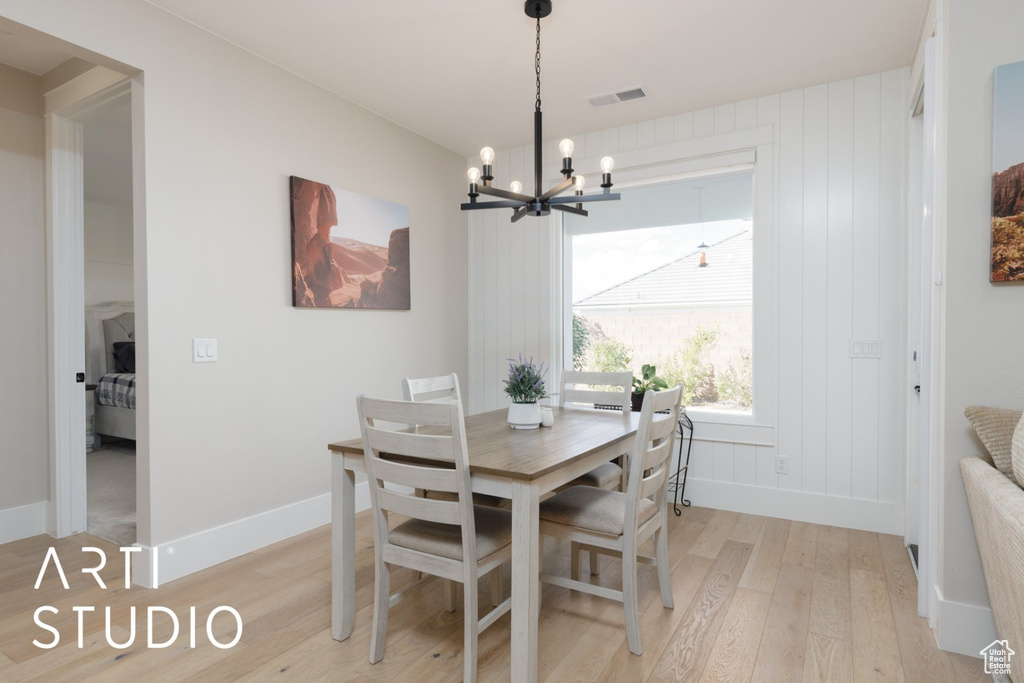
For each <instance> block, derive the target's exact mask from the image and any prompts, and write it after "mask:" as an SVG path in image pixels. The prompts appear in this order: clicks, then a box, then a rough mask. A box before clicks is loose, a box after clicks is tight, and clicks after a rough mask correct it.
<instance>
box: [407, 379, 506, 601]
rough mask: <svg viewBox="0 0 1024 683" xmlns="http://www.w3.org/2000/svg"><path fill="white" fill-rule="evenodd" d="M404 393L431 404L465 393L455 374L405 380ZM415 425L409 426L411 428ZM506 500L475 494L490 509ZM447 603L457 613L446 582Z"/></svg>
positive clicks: (494, 581)
mask: <svg viewBox="0 0 1024 683" xmlns="http://www.w3.org/2000/svg"><path fill="white" fill-rule="evenodd" d="M402 394H403V395H404V396H405V400H406V401H417V402H420V403H422V402H430V403H451V402H455V403H462V392H461V391H459V376H458V375H456V374H455V373H454V372H453V373H451V374H450V375H440V376H438V377H416V378H413V377H406V378H405V379H403V380H402ZM415 426H416V425H414V424H410V425H409V427H415ZM416 495H417V496H419V497H420V498H432V499H434V500H458V496H456V494H455V493H453V492H450V491H433V490H430V489H424V488H422V487H417V488H416ZM504 503H505V501H504V499H502V498H498V497H497V496H489V495H487V494H485V493H474V494H473V504H474V505H487V506H489V507H502V506H503V505H504ZM501 585H502V584H501V569H500V568H499V569H497V570H495V572H494V573H493V574H492V576H491V604H493V605H498V604H500V603H501V600H500V597H501ZM444 596H445V598H444V603H445V608H446V609H447V610H448V611H449V612H454V611H455V609H456V604H455V599H456V598H455V596H456V592H455V588H454V586H453V585H452V582H451V581H445V582H444Z"/></svg>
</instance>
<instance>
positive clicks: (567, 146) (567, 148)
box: [558, 138, 576, 159]
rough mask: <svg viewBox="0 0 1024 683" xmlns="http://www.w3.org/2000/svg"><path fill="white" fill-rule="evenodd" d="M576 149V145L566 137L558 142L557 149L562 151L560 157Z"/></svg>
mask: <svg viewBox="0 0 1024 683" xmlns="http://www.w3.org/2000/svg"><path fill="white" fill-rule="evenodd" d="M574 149H576V145H575V144H573V141H572V140H570V139H569V138H566V139H564V140H562V141H561V142H559V143H558V151H559V152H561V153H562V158H563V159H565V158H566V157H571V156H572V151H573V150H574Z"/></svg>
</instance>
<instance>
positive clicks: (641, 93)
mask: <svg viewBox="0 0 1024 683" xmlns="http://www.w3.org/2000/svg"><path fill="white" fill-rule="evenodd" d="M645 97H647V91H646V90H644V87H643V86H642V85H638V86H636V87H635V88H626V89H625V90H620V91H618V92H609V93H604V94H602V95H593V96H591V97H588V98H587V102H590V106H591V107H607V106H608V105H609V104H618V103H620V102H630V101H632V100H642V99H644V98H645Z"/></svg>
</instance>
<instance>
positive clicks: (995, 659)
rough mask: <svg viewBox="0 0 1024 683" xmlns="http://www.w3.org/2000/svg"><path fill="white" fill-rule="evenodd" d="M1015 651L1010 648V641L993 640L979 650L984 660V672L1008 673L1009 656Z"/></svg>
mask: <svg viewBox="0 0 1024 683" xmlns="http://www.w3.org/2000/svg"><path fill="white" fill-rule="evenodd" d="M1015 654H1017V653H1016V652H1014V651H1013V650H1011V649H1010V643H1009V642H1008V641H1005V640H993V641H992V643H991V644H989V646H988V647H986V648H985V649H984V650H982V651H981V656H982V658H983V659H984V660H985V673H987V674H989V675H998V674H1002V675H1005V676H1009V675H1010V657H1013V656H1014V655H1015Z"/></svg>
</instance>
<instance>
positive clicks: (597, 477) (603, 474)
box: [569, 462, 622, 489]
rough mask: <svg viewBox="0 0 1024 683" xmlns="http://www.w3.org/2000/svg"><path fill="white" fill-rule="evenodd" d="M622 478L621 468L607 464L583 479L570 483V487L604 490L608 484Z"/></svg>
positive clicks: (591, 471)
mask: <svg viewBox="0 0 1024 683" xmlns="http://www.w3.org/2000/svg"><path fill="white" fill-rule="evenodd" d="M621 476H622V468H621V467H619V466H618V465H616V464H615V463H613V462H606V463H605V464H603V465H601V466H599V467H595V468H594V469H592V470H590V471H589V472H587V473H586V474H584V475H583V476H582V477H576V478H575V479H573V480H572V481H571V482H569V486H596V487H598V488H602V489H603V488H604V487H605V486H607V485H608V484H611V483H612V482H613V481H616V480H618V479H619V478H620V477H621Z"/></svg>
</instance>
